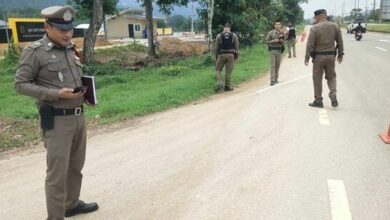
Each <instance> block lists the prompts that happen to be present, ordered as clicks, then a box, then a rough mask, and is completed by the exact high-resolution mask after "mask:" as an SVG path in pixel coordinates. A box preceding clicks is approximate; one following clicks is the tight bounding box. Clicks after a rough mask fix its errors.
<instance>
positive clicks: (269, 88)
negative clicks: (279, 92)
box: [256, 74, 311, 94]
mask: <svg viewBox="0 0 390 220" xmlns="http://www.w3.org/2000/svg"><path fill="white" fill-rule="evenodd" d="M309 76H311V74H307V75H304V76H301V77H298V78H296V79H293V80H290V81H287V82H284V83H279V84H276V85H275V86H271V87H267V88H264V89H261V90H259V91H257V92H256V94H260V93H263V92H266V91H268V90H271V89H274V88H277V87H279V86H284V85H287V84H291V83H293V82H296V81H298V80H301V79H305V78H307V77H309Z"/></svg>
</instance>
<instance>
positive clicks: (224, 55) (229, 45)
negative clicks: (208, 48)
mask: <svg viewBox="0 0 390 220" xmlns="http://www.w3.org/2000/svg"><path fill="white" fill-rule="evenodd" d="M238 50H239V41H238V37H237V35H236V34H235V33H233V32H231V25H230V24H229V23H226V24H225V26H224V28H223V32H222V33H220V34H218V36H217V38H216V39H215V53H216V56H217V63H216V78H217V86H216V89H215V91H216V92H217V93H219V92H222V91H223V90H225V91H226V92H229V91H232V90H233V88H232V86H231V77H232V72H233V67H234V63H235V62H236V61H237V60H238ZM224 67H225V85H224V84H223V81H222V70H223V68H224Z"/></svg>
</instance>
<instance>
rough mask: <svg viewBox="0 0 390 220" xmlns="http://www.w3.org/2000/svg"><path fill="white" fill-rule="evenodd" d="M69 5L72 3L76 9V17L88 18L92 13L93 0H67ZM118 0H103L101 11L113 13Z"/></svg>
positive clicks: (115, 11) (115, 10)
mask: <svg viewBox="0 0 390 220" xmlns="http://www.w3.org/2000/svg"><path fill="white" fill-rule="evenodd" d="M67 2H68V4H69V5H72V6H73V7H74V8H75V9H76V10H77V18H78V19H90V18H91V17H92V13H93V10H92V9H93V3H94V0H67ZM118 2H119V0H104V1H102V3H103V13H104V14H115V13H117V9H116V5H117V4H118Z"/></svg>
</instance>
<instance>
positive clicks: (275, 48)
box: [269, 47, 282, 50]
mask: <svg viewBox="0 0 390 220" xmlns="http://www.w3.org/2000/svg"><path fill="white" fill-rule="evenodd" d="M269 49H270V50H282V48H281V47H270V48H269Z"/></svg>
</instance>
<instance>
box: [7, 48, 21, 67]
mask: <svg viewBox="0 0 390 220" xmlns="http://www.w3.org/2000/svg"><path fill="white" fill-rule="evenodd" d="M19 58H20V48H18V47H17V46H16V45H15V44H11V46H10V47H9V48H8V50H7V51H5V53H4V60H5V61H6V62H7V63H10V64H16V63H18V61H19Z"/></svg>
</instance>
